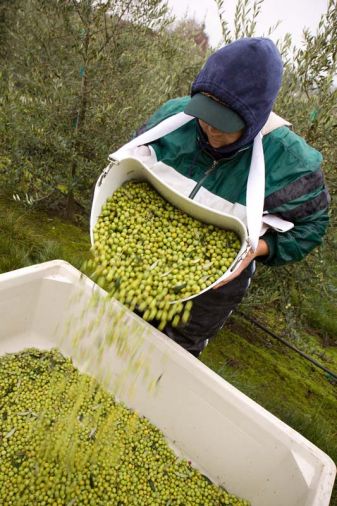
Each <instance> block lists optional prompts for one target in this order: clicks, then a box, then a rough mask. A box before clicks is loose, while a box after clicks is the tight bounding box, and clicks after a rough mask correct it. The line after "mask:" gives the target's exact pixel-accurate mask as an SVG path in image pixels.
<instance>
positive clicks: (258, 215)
mask: <svg viewBox="0 0 337 506" xmlns="http://www.w3.org/2000/svg"><path fill="white" fill-rule="evenodd" d="M192 119H195V118H194V116H189V115H188V114H185V113H184V112H179V113H178V114H175V115H174V116H170V117H169V118H166V119H165V120H163V121H161V122H160V123H159V124H158V125H156V126H155V127H153V128H151V129H150V130H147V131H146V132H144V133H143V134H141V135H139V136H138V137H135V138H134V139H132V140H131V141H130V142H128V143H127V144H124V146H122V147H121V148H120V149H118V150H117V151H115V152H114V153H112V154H111V155H110V156H109V159H110V160H117V161H121V160H122V159H123V158H126V157H128V156H132V150H133V149H134V148H137V147H139V146H142V145H143V144H149V143H151V142H153V141H155V140H156V139H159V138H160V137H164V136H165V135H167V134H169V133H171V132H173V131H174V130H177V129H178V128H180V127H181V126H183V125H185V124H186V123H188V122H189V121H191V120H192ZM264 190H265V164H264V155H263V145H262V133H261V132H259V133H258V134H257V136H256V137H255V139H254V143H253V152H252V159H251V163H250V169H249V175H248V181H247V191H246V213H247V228H248V235H249V240H250V245H251V247H252V249H253V250H254V251H255V250H256V248H257V244H258V241H259V236H260V230H261V223H262V213H263V205H264Z"/></svg>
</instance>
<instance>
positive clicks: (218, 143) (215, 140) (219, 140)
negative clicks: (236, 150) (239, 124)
mask: <svg viewBox="0 0 337 506" xmlns="http://www.w3.org/2000/svg"><path fill="white" fill-rule="evenodd" d="M198 121H199V124H200V126H201V129H202V131H203V132H204V133H205V134H206V136H207V139H208V142H209V143H210V145H211V146H212V148H215V149H217V148H222V147H223V146H228V145H229V144H233V142H236V141H237V140H239V139H240V137H241V135H242V134H243V129H242V130H238V131H237V132H231V133H227V132H221V130H217V129H216V128H214V127H212V126H211V125H209V124H208V123H206V122H205V121H203V120H201V119H199V120H198Z"/></svg>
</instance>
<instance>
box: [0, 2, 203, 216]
mask: <svg viewBox="0 0 337 506" xmlns="http://www.w3.org/2000/svg"><path fill="white" fill-rule="evenodd" d="M170 21H171V18H169V17H168V14H167V6H166V3H165V2H164V1H163V0H146V1H133V2H129V1H127V0H119V1H117V2H116V1H112V0H109V1H105V2H97V1H95V0H81V1H77V0H76V1H75V0H72V1H65V0H50V1H48V2H41V1H39V0H28V1H27V2H24V3H22V4H21V6H20V9H18V10H17V13H16V23H15V26H12V29H11V32H8V33H7V37H8V38H9V39H10V41H11V44H12V51H11V58H10V60H9V61H8V62H4V71H3V73H2V75H1V76H0V77H1V80H0V88H1V89H0V91H1V99H0V123H1V126H0V145H1V155H0V178H1V180H2V182H3V186H4V187H5V188H6V189H7V190H8V191H9V192H16V193H19V194H21V195H22V194H25V193H27V194H28V195H29V198H28V199H23V200H25V201H26V202H28V201H29V202H31V203H32V202H33V203H40V204H42V203H43V204H45V206H46V207H48V208H53V207H55V206H56V208H57V209H61V210H62V209H65V211H66V214H67V215H68V216H70V217H71V216H73V215H74V213H76V212H77V213H78V212H79V211H81V209H82V211H83V207H84V208H85V209H86V211H88V207H89V203H90V199H91V195H92V190H93V185H94V183H95V181H96V179H97V176H98V174H99V173H100V172H101V171H102V170H103V168H104V166H105V165H106V159H107V155H108V154H109V153H110V152H111V151H112V150H114V149H115V148H117V147H118V146H119V145H121V144H122V143H124V142H125V141H127V140H128V138H129V136H130V135H131V133H132V132H133V131H134V130H135V129H136V128H138V127H139V126H140V125H141V124H143V122H144V121H145V120H146V119H147V117H148V116H149V114H150V113H151V112H152V111H153V110H154V109H155V108H156V107H158V104H160V103H161V102H164V101H165V100H167V99H168V98H170V97H172V96H174V95H175V94H176V93H179V94H180V93H184V94H186V93H187V92H188V90H189V82H188V80H187V79H188V77H189V76H190V75H192V74H194V73H195V71H196V68H198V67H199V66H200V64H201V62H202V60H203V56H202V55H201V54H200V52H199V51H198V49H197V48H195V50H194V51H192V52H191V50H190V45H189V43H188V41H186V39H184V38H183V34H182V33H181V34H180V33H179V31H178V32H174V33H168V32H167V31H166V30H164V28H165V27H166V26H167V24H168V23H169V22H170ZM182 76H184V79H182ZM76 203H77V204H80V206H78V205H76Z"/></svg>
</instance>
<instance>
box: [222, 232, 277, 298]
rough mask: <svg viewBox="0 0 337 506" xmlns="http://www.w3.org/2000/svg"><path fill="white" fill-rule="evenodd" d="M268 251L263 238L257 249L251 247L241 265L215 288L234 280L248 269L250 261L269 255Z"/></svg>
mask: <svg viewBox="0 0 337 506" xmlns="http://www.w3.org/2000/svg"><path fill="white" fill-rule="evenodd" d="M268 253H269V248H268V244H267V243H266V241H264V240H263V239H260V240H259V242H258V245H257V248H256V251H253V250H252V249H250V250H249V251H248V253H247V255H246V256H245V258H244V259H243V260H242V262H241V264H240V266H239V267H238V268H237V269H236V270H235V271H234V272H233V274H231V275H230V276H228V278H226V279H224V280H223V281H221V282H220V283H218V284H217V285H215V286H214V287H213V289H214V290H216V289H217V288H220V286H223V285H226V284H227V283H230V282H231V281H233V279H235V278H236V277H237V276H239V275H240V274H241V272H242V271H244V270H245V269H246V267H248V265H249V264H250V262H252V261H253V260H254V258H256V257H260V256H261V257H262V256H266V255H268Z"/></svg>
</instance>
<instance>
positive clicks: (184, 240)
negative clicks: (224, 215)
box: [87, 181, 240, 330]
mask: <svg viewBox="0 0 337 506" xmlns="http://www.w3.org/2000/svg"><path fill="white" fill-rule="evenodd" d="M94 240H95V244H94V247H93V258H92V259H91V260H89V261H88V265H87V268H88V270H90V271H91V272H92V271H94V272H93V274H92V276H91V277H92V278H93V279H94V280H96V281H97V283H98V284H99V285H100V286H102V287H103V288H105V289H106V290H107V291H108V292H109V293H111V294H112V295H113V296H114V297H116V298H117V299H118V300H120V302H122V303H123V304H125V305H126V306H128V307H129V308H130V309H131V310H135V309H136V310H138V311H139V312H141V313H142V315H143V318H144V319H145V320H148V321H150V320H156V321H157V322H158V328H159V329H160V330H162V329H163V328H164V327H165V325H166V323H168V322H172V325H173V326H177V325H179V324H184V323H187V322H188V319H189V315H190V311H191V308H192V301H191V300H190V301H187V302H185V303H182V302H180V300H181V299H186V298H188V297H191V296H193V295H196V294H198V293H199V292H201V291H202V290H204V289H206V288H207V287H209V286H210V285H211V284H212V283H214V282H215V281H216V280H217V279H218V278H219V277H220V276H222V275H223V274H224V272H226V270H227V269H228V268H229V266H230V265H231V264H232V263H233V261H234V259H235V257H236V256H237V254H238V252H239V250H240V240H239V238H238V237H237V235H236V234H235V233H234V232H232V231H228V230H223V229H220V228H217V227H215V226H213V225H208V224H205V223H201V222H200V221H198V220H196V219H194V218H192V217H191V216H189V215H187V214H185V213H184V212H182V211H181V210H179V209H177V208H175V207H174V206H172V205H171V204H170V203H168V202H167V201H165V200H164V199H163V198H162V197H161V196H160V195H159V194H158V193H157V192H156V191H155V190H154V189H153V188H152V187H151V186H150V185H149V184H148V183H146V182H137V181H130V182H128V183H126V184H124V185H123V186H121V187H120V188H119V189H117V190H116V191H115V193H114V194H113V195H112V196H111V197H110V198H109V199H108V200H107V201H106V203H105V205H104V206H103V208H102V212H101V215H100V217H99V219H98V221H97V223H96V226H95V229H94Z"/></svg>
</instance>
